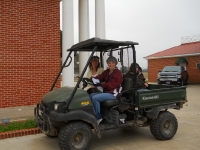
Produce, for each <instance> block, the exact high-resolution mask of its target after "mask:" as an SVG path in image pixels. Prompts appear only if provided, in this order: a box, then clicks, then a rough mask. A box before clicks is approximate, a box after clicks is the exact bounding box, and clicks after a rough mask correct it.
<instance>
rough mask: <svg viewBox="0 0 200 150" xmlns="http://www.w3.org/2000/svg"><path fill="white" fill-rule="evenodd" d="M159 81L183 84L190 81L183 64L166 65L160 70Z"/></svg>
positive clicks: (160, 82)
mask: <svg viewBox="0 0 200 150" xmlns="http://www.w3.org/2000/svg"><path fill="white" fill-rule="evenodd" d="M157 82H158V84H172V83H177V84H179V85H181V86H183V85H184V84H187V82H188V72H187V70H185V68H184V67H183V66H165V67H164V68H163V70H161V71H159V73H158V78H157Z"/></svg>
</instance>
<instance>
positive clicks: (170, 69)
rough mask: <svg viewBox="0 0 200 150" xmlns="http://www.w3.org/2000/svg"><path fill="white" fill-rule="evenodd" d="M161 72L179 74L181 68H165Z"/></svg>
mask: <svg viewBox="0 0 200 150" xmlns="http://www.w3.org/2000/svg"><path fill="white" fill-rule="evenodd" d="M162 71H163V72H179V71H181V68H180V67H179V66H166V67H165V68H164V69H163V70H162Z"/></svg>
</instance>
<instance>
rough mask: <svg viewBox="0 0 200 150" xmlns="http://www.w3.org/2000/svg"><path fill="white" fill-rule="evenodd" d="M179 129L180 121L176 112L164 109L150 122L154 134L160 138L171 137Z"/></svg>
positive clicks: (166, 138) (167, 138)
mask: <svg viewBox="0 0 200 150" xmlns="http://www.w3.org/2000/svg"><path fill="white" fill-rule="evenodd" d="M177 129H178V122H177V119H176V117H175V116H174V114H172V113H170V112H168V111H162V112H160V113H159V115H158V117H157V118H156V119H155V120H153V121H152V122H151V124H150V130H151V133H152V135H153V136H154V137H155V138H156V139H158V140H169V139H171V138H172V137H173V136H174V135H175V134H176V131H177Z"/></svg>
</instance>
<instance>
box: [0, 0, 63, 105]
mask: <svg viewBox="0 0 200 150" xmlns="http://www.w3.org/2000/svg"><path fill="white" fill-rule="evenodd" d="M0 8H1V9H0V14H1V16H0V22H1V24H0V31H1V34H0V41H1V46H0V108H3V107H13V106H22V105H23V106H24V105H33V104H36V103H37V102H39V101H40V99H41V97H42V96H43V95H44V93H46V92H48V91H49V89H50V87H51V84H52V83H53V81H54V79H55V76H56V74H57V73H58V70H59V68H60V0H31V1H27V0H1V2H0ZM57 86H60V85H59V84H58V85H57Z"/></svg>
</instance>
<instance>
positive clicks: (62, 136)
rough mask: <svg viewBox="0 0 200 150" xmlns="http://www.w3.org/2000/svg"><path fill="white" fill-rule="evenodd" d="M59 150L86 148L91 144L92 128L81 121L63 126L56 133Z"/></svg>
mask: <svg viewBox="0 0 200 150" xmlns="http://www.w3.org/2000/svg"><path fill="white" fill-rule="evenodd" d="M58 144H59V147H60V149H61V150H88V149H89V147H90V145H91V144H92V130H91V128H90V127H89V125H87V124H85V123H83V122H72V123H69V124H68V125H66V126H65V127H63V128H62V129H61V130H60V132H59V135H58Z"/></svg>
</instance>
